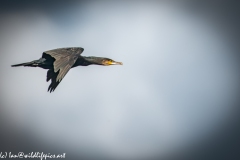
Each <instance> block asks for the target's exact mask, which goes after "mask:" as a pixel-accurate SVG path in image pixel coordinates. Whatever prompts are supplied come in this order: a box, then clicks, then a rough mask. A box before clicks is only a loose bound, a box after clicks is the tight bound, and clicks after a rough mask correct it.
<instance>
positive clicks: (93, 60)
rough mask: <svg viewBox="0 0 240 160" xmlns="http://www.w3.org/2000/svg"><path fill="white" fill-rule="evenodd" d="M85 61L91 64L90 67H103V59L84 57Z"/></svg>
mask: <svg viewBox="0 0 240 160" xmlns="http://www.w3.org/2000/svg"><path fill="white" fill-rule="evenodd" d="M84 59H85V60H86V61H87V62H89V65H91V64H95V65H102V58H101V57H93V56H91V57H84Z"/></svg>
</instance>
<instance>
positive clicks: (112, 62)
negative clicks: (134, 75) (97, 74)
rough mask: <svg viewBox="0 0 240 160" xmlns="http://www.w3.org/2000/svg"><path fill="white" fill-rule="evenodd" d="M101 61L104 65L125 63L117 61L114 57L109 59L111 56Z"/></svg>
mask: <svg viewBox="0 0 240 160" xmlns="http://www.w3.org/2000/svg"><path fill="white" fill-rule="evenodd" d="M101 63H102V65H104V66H109V65H115V64H118V65H123V63H122V62H116V61H114V60H112V59H109V58H102V60H101Z"/></svg>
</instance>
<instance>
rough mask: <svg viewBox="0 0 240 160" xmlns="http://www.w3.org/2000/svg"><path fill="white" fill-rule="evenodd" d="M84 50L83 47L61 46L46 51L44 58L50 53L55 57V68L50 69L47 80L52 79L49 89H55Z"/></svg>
mask: <svg viewBox="0 0 240 160" xmlns="http://www.w3.org/2000/svg"><path fill="white" fill-rule="evenodd" d="M82 52H83V48H60V49H54V50H50V51H46V52H44V54H43V58H44V56H46V55H45V54H48V55H50V56H51V57H53V58H54V59H55V61H54V62H53V69H50V70H48V73H47V81H49V80H50V79H51V81H52V83H51V84H50V86H49V88H48V91H50V92H52V91H54V90H55V88H56V87H57V86H58V84H59V83H60V82H61V80H62V79H63V78H64V76H65V75H66V74H67V72H68V71H69V70H70V69H71V67H72V66H73V65H74V63H75V62H76V60H77V59H78V57H79V55H80V54H81V53H82Z"/></svg>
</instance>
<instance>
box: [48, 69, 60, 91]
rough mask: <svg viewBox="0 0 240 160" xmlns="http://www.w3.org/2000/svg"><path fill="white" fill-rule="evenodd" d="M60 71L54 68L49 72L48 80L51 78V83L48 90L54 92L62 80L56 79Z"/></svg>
mask: <svg viewBox="0 0 240 160" xmlns="http://www.w3.org/2000/svg"><path fill="white" fill-rule="evenodd" d="M58 73H59V72H57V73H55V72H54V70H53V69H49V70H48V72H47V82H48V81H49V80H50V79H51V81H52V82H51V84H50V85H49V87H48V91H49V92H50V93H51V92H53V91H54V90H55V89H56V88H57V86H58V84H59V83H60V82H57V81H56V78H57V75H58Z"/></svg>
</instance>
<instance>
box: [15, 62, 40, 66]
mask: <svg viewBox="0 0 240 160" xmlns="http://www.w3.org/2000/svg"><path fill="white" fill-rule="evenodd" d="M11 66H12V67H18V66H28V67H37V64H36V61H32V62H27V63H20V64H14V65H11Z"/></svg>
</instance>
